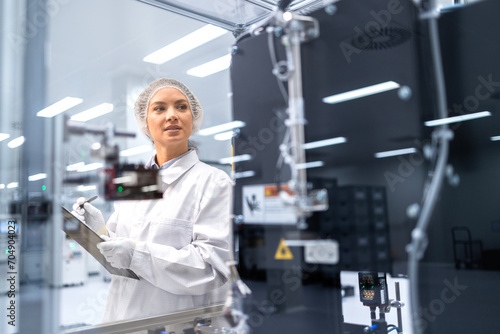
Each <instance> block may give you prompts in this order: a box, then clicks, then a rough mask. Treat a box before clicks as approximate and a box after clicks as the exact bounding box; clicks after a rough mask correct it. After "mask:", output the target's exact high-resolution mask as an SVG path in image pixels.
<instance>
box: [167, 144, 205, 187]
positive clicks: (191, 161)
mask: <svg viewBox="0 0 500 334" xmlns="http://www.w3.org/2000/svg"><path fill="white" fill-rule="evenodd" d="M198 162H200V159H199V158H198V154H197V153H196V151H195V150H191V151H190V152H188V153H187V154H186V155H185V156H183V157H182V158H180V159H179V160H177V161H176V162H174V163H173V165H172V166H170V167H168V168H167V169H161V170H160V172H159V173H160V175H161V179H162V181H163V182H164V183H166V184H172V183H173V182H175V181H176V180H177V179H178V178H179V177H181V176H182V174H184V173H185V172H187V171H188V170H190V169H191V167H193V166H194V165H196V164H197V163H198Z"/></svg>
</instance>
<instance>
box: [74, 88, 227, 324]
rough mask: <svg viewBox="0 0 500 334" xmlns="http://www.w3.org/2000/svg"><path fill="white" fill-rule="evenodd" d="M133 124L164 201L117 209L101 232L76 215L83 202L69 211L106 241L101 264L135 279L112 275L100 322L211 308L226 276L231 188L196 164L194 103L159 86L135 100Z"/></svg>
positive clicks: (98, 218) (185, 93) (94, 215)
mask: <svg viewBox="0 0 500 334" xmlns="http://www.w3.org/2000/svg"><path fill="white" fill-rule="evenodd" d="M135 116H136V120H137V124H138V125H139V128H140V129H141V130H142V131H143V132H144V133H145V134H146V135H147V136H148V137H149V138H150V139H151V140H152V141H153V143H154V146H155V149H156V152H155V154H154V155H153V156H152V157H151V159H150V161H149V162H148V163H147V164H146V167H147V168H155V169H161V170H162V171H161V173H162V174H161V175H162V181H163V183H164V186H165V189H166V190H165V192H164V194H163V199H160V200H144V201H121V202H120V201H118V202H115V203H114V205H115V211H114V213H113V214H112V216H111V217H110V219H109V220H108V223H107V224H105V223H104V219H103V218H102V214H101V212H100V211H99V210H97V209H96V208H95V207H93V206H92V205H91V204H89V203H84V207H83V209H80V208H79V206H80V205H81V204H82V203H83V202H84V199H83V198H79V199H78V201H77V203H75V205H74V208H75V211H77V212H78V213H79V214H81V215H82V216H84V219H85V221H86V222H87V224H89V225H90V226H91V228H93V229H94V230H95V231H99V232H100V233H103V234H105V235H108V236H109V238H108V237H106V240H107V241H105V242H102V243H100V244H99V245H98V247H99V249H100V251H101V253H102V254H103V255H104V256H105V257H106V259H107V260H108V261H109V262H110V263H111V264H112V265H113V266H115V267H117V268H129V269H131V270H132V271H134V272H135V273H136V274H137V275H138V276H139V277H140V280H134V279H129V278H125V277H121V276H114V275H112V280H111V286H110V289H109V294H108V299H107V303H106V308H105V311H104V316H103V321H105V322H107V321H117V320H125V319H133V318H142V317H146V316H154V315H162V314H166V313H170V312H174V311H178V310H182V309H187V308H192V307H197V306H203V305H207V304H210V303H214V302H216V300H214V299H213V298H214V296H216V295H217V292H218V291H219V293H218V295H221V294H220V291H221V289H219V288H221V287H222V286H223V285H224V284H225V283H226V281H227V279H228V276H229V270H228V269H227V265H226V262H227V261H229V260H230V251H231V250H230V225H229V224H230V212H231V198H232V185H231V181H230V179H229V177H228V176H227V174H226V173H224V172H223V171H221V170H219V169H216V168H214V167H211V166H209V165H206V164H205V163H202V162H200V161H199V160H198V155H197V153H196V151H195V150H194V149H192V148H191V145H190V143H189V140H188V139H189V137H190V136H191V134H192V133H194V132H196V131H198V130H199V128H200V125H201V121H202V118H203V110H202V108H201V106H200V103H199V101H198V99H197V98H196V97H195V96H194V94H193V93H192V92H191V91H190V90H189V88H187V87H186V86H185V85H183V84H182V83H180V82H178V81H176V80H174V79H158V80H155V81H153V82H152V83H151V84H149V86H147V87H146V89H145V90H144V91H143V92H142V93H141V94H140V95H139V98H138V99H137V102H136V104H135ZM218 301H220V300H218Z"/></svg>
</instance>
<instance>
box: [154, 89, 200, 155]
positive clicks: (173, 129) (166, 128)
mask: <svg viewBox="0 0 500 334" xmlns="http://www.w3.org/2000/svg"><path fill="white" fill-rule="evenodd" d="M146 121H147V125H148V129H149V132H150V133H151V136H152V137H153V141H154V144H155V147H156V149H157V150H158V149H161V148H169V147H171V148H184V146H185V147H186V149H187V143H188V139H189V137H190V136H191V132H192V131H193V116H192V114H191V107H190V106H189V102H188V99H187V98H186V96H185V95H184V94H182V93H181V92H180V91H179V90H178V89H176V88H171V87H167V88H162V89H160V90H158V91H157V92H156V93H155V94H154V95H153V97H152V98H151V100H150V101H149V105H148V114H147V119H146Z"/></svg>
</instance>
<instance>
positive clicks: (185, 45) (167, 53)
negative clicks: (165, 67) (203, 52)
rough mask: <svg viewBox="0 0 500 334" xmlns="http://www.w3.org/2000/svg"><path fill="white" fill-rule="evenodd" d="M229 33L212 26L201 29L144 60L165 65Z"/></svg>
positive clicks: (208, 25)
mask: <svg viewBox="0 0 500 334" xmlns="http://www.w3.org/2000/svg"><path fill="white" fill-rule="evenodd" d="M227 32H228V31H227V30H225V29H222V28H219V27H216V26H213V25H211V24H207V25H206V26H203V27H201V28H200V29H198V30H195V31H193V32H192V33H190V34H188V35H186V36H184V37H182V38H180V39H178V40H176V41H175V42H173V43H170V44H169V45H167V46H164V47H163V48H161V49H159V50H158V51H155V52H153V53H151V54H149V55H147V56H146V57H144V58H143V59H142V60H143V61H145V62H147V63H153V64H163V63H165V62H167V61H169V60H172V59H174V58H176V57H178V56H180V55H182V54H184V53H186V52H188V51H190V50H193V49H195V48H197V47H199V46H201V45H203V44H205V43H208V42H210V41H211V40H214V39H216V38H217V37H220V36H222V35H224V34H225V33H227Z"/></svg>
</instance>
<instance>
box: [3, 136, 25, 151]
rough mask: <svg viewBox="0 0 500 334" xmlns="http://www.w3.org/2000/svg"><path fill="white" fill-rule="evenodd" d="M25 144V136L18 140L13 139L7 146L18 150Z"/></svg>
mask: <svg viewBox="0 0 500 334" xmlns="http://www.w3.org/2000/svg"><path fill="white" fill-rule="evenodd" d="M23 143H24V136H21V137H17V138H16V139H12V140H11V141H10V142H8V143H7V146H8V147H10V148H16V147H18V146H21V145H22V144H23Z"/></svg>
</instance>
